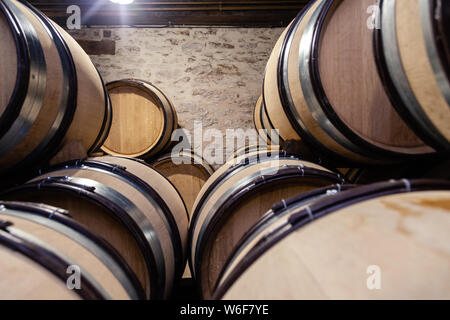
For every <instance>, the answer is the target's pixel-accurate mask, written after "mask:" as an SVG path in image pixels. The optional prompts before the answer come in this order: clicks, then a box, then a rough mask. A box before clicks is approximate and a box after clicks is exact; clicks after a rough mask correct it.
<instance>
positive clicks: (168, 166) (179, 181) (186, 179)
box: [150, 150, 214, 215]
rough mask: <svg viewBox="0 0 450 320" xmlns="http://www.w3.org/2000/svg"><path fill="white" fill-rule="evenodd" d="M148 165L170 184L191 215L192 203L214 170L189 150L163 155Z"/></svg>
mask: <svg viewBox="0 0 450 320" xmlns="http://www.w3.org/2000/svg"><path fill="white" fill-rule="evenodd" d="M150 165H151V166H152V167H153V168H155V169H156V170H157V171H158V172H159V173H161V174H162V175H163V176H164V177H166V178H167V179H168V180H169V181H170V182H172V184H173V185H174V187H175V188H176V189H177V190H178V192H179V193H180V195H181V197H182V198H183V201H184V204H185V205H186V209H187V211H188V212H189V215H191V212H192V206H193V205H194V201H195V199H196V198H197V195H198V193H199V192H200V190H201V189H202V187H203V185H204V184H205V182H206V181H207V180H208V179H209V178H210V177H211V175H212V174H213V173H214V168H213V167H212V166H211V165H210V164H209V163H208V162H207V161H206V160H205V159H203V158H202V157H200V156H199V155H197V154H196V153H194V152H193V151H191V150H187V151H184V150H183V151H182V152H179V153H176V154H166V155H163V156H161V157H159V158H157V159H155V160H154V161H152V162H151V163H150Z"/></svg>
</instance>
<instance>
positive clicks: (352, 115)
mask: <svg viewBox="0 0 450 320" xmlns="http://www.w3.org/2000/svg"><path fill="white" fill-rule="evenodd" d="M400 2H401V1H400ZM376 3H377V1H376V0H362V1H350V0H316V1H312V2H311V3H310V4H309V5H308V6H307V7H306V8H305V9H304V10H303V11H302V12H301V13H300V14H299V15H298V16H297V18H296V19H295V20H294V21H293V22H292V23H291V25H290V26H289V27H288V28H287V29H286V30H285V32H284V33H283V35H282V36H281V38H280V39H279V40H278V42H277V44H276V46H275V48H274V50H273V52H272V54H271V56H270V58H269V61H268V64H267V69H266V75H265V79H264V92H263V101H264V105H265V108H266V111H267V115H268V118H269V119H270V122H271V123H272V124H273V127H274V128H277V129H279V131H280V136H281V139H282V140H291V139H294V140H300V139H302V140H304V141H305V142H307V143H308V144H309V145H311V146H312V147H313V148H314V149H315V150H318V151H320V152H321V153H322V154H324V155H326V156H327V157H329V158H332V159H336V160H338V161H339V160H340V162H353V163H355V162H357V163H369V164H377V163H395V162H399V161H404V160H409V159H416V158H418V157H427V156H431V155H434V154H435V150H434V149H433V148H432V147H430V146H428V145H426V144H425V143H424V141H423V140H422V139H421V138H422V136H421V135H419V134H418V133H417V132H415V131H413V130H412V129H411V128H410V127H409V122H405V121H404V120H403V118H402V117H401V116H400V115H399V114H398V113H397V111H396V105H395V101H392V99H390V95H389V93H388V92H387V90H386V89H385V87H386V84H385V82H384V79H383V77H382V76H380V73H379V72H378V68H379V66H378V63H377V59H376V57H377V54H376V50H374V49H373V48H374V47H375V44H374V38H375V37H374V35H373V30H371V29H370V28H369V27H368V26H367V20H368V18H369V17H368V15H367V14H366V12H367V9H368V8H369V7H370V6H373V5H376ZM406 6H407V4H406Z"/></svg>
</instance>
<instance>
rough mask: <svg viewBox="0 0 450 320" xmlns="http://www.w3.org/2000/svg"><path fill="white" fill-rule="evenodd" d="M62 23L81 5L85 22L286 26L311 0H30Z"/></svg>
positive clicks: (149, 24) (85, 23) (105, 23)
mask: <svg viewBox="0 0 450 320" xmlns="http://www.w3.org/2000/svg"><path fill="white" fill-rule="evenodd" d="M29 2H30V3H31V4H33V5H34V6H36V7H37V8H38V9H40V10H41V11H43V12H44V13H45V14H47V15H48V16H49V17H51V18H52V19H54V20H55V21H56V22H58V23H59V24H61V25H63V26H64V25H65V23H66V20H67V18H68V16H69V14H68V13H67V8H68V6H70V5H74V4H75V5H78V6H79V7H80V8H81V21H82V24H83V25H110V26H115V25H130V26H161V25H201V26H204V25H220V26H244V27H245V26H249V27H250V26H265V27H267V26H286V25H287V24H289V22H290V21H291V20H292V19H293V18H294V17H295V16H296V15H297V13H298V12H299V11H300V10H301V9H302V8H303V7H304V6H305V4H306V3H307V2H308V0H303V1H302V0H300V1H294V0H281V1H268V0H259V1H251V0H247V1H244V0H229V1H208V0H197V1H183V0H165V1H157V0H155V1H152V0H135V1H134V3H132V4H129V5H118V4H113V3H112V2H110V1H109V0H54V1H51V0H29Z"/></svg>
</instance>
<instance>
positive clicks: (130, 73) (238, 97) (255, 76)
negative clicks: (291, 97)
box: [71, 27, 283, 147]
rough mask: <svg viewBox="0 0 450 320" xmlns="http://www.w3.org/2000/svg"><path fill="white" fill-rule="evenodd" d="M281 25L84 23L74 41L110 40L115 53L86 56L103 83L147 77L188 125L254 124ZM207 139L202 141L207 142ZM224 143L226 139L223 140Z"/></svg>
mask: <svg viewBox="0 0 450 320" xmlns="http://www.w3.org/2000/svg"><path fill="white" fill-rule="evenodd" d="M282 31H283V29H282V28H218V27H211V28H192V27H191V28H105V29H103V28H83V29H81V30H77V31H75V32H74V31H72V32H71V34H72V35H73V36H74V38H75V39H78V40H98V41H100V40H113V41H114V42H115V48H116V49H115V54H114V55H92V56H91V58H92V60H93V62H94V64H95V65H96V66H97V68H98V69H99V70H100V73H101V74H102V75H103V77H104V80H105V81H106V82H110V81H113V80H119V79H124V78H138V79H143V80H147V81H150V82H152V83H153V84H155V85H156V86H158V87H159V88H160V89H161V90H163V91H164V92H165V93H166V94H167V95H168V96H169V97H170V99H171V100H172V102H173V103H174V105H175V107H176V110H177V113H178V117H179V124H180V125H181V126H182V127H183V128H186V129H188V130H193V126H194V121H195V120H201V121H202V122H203V128H204V130H206V129H209V128H215V129H218V130H221V131H222V132H223V133H224V134H225V130H226V129H233V128H242V129H250V128H253V118H252V116H253V108H254V106H255V103H256V101H257V99H258V97H259V95H260V93H261V89H262V81H263V75H264V69H265V66H266V63H267V60H268V58H269V55H270V53H271V51H272V48H273V46H274V45H275V42H276V41H277V39H278V38H279V36H280V35H281V33H282ZM206 145H208V143H203V147H206ZM224 145H225V142H224Z"/></svg>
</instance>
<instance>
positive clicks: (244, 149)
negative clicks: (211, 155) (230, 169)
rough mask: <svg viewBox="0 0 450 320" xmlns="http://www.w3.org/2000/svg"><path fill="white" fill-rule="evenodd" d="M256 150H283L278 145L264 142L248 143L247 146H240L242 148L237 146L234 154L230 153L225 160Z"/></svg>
mask: <svg viewBox="0 0 450 320" xmlns="http://www.w3.org/2000/svg"><path fill="white" fill-rule="evenodd" d="M258 151H265V152H267V153H270V152H273V153H275V152H279V153H280V152H283V151H281V149H280V146H279V145H266V144H259V145H248V146H245V147H242V148H239V149H238V150H236V151H235V152H234V154H233V155H231V156H230V157H229V158H228V159H227V162H230V161H231V160H233V159H238V158H240V157H242V156H244V155H247V154H251V153H255V152H258Z"/></svg>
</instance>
